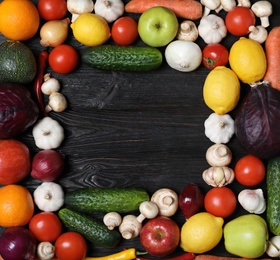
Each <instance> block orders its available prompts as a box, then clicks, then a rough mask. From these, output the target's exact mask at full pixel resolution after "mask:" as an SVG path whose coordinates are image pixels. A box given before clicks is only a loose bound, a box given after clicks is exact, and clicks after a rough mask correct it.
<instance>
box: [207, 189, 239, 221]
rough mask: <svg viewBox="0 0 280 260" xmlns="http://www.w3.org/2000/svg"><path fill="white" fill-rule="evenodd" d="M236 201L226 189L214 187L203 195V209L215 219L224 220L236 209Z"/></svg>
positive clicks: (232, 194)
mask: <svg viewBox="0 0 280 260" xmlns="http://www.w3.org/2000/svg"><path fill="white" fill-rule="evenodd" d="M236 204H237V199H236V196H235V194H234V192H233V191H232V190H231V189H230V188H228V187H225V186H224V187H214V188H212V189H211V190H209V191H208V192H207V193H206V194H205V198H204V207H205V209H206V211H207V212H209V213H211V214H213V215H214V216H216V217H221V218H226V217H228V216H230V215H231V214H232V213H233V212H234V211H235V209H236Z"/></svg>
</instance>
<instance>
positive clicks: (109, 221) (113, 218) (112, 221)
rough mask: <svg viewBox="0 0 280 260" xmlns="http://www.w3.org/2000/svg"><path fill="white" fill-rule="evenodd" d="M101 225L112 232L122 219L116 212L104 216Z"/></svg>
mask: <svg viewBox="0 0 280 260" xmlns="http://www.w3.org/2000/svg"><path fill="white" fill-rule="evenodd" d="M103 223H104V224H105V225H106V226H107V227H108V229H110V230H113V229H114V228H115V227H118V226H119V225H120V224H121V223H122V217H121V215H120V214H119V213H118V212H109V213H107V214H105V215H104V217H103Z"/></svg>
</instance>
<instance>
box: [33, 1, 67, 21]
mask: <svg viewBox="0 0 280 260" xmlns="http://www.w3.org/2000/svg"><path fill="white" fill-rule="evenodd" d="M37 8H38V12H39V15H40V16H41V17H42V18H43V19H44V20H46V21H51V20H60V19H62V18H64V17H65V16H66V14H67V3H66V1H65V0H39V1H38V5H37Z"/></svg>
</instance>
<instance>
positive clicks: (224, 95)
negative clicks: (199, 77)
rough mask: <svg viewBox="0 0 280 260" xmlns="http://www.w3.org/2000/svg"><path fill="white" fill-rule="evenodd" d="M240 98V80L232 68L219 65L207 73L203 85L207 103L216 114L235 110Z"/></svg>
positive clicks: (204, 97)
mask: <svg viewBox="0 0 280 260" xmlns="http://www.w3.org/2000/svg"><path fill="white" fill-rule="evenodd" d="M239 98H240V81H239V79H238V77H237V75H236V74H235V73H234V71H232V70H231V69H229V68H227V67H225V66H218V67H216V68H214V69H213V70H211V71H210V72H209V74H208V75H207V77H206V79H205V82H204V86H203V99H204V102H205V104H206V105H207V106H208V107H209V108H210V109H212V110H213V111H214V112H215V113H216V114H219V115H223V114H226V113H228V112H230V111H231V110H233V109H234V108H235V107H236V106H237V103H238V101H239Z"/></svg>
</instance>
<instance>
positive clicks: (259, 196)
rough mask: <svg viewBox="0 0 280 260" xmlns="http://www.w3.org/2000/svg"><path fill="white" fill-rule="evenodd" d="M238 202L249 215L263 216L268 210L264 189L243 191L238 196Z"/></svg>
mask: <svg viewBox="0 0 280 260" xmlns="http://www.w3.org/2000/svg"><path fill="white" fill-rule="evenodd" d="M238 201H239V203H240V204H241V206H242V207H243V208H244V209H245V210H247V211H248V212H249V213H255V214H262V213H263V212H264V211H265V210H266V202H265V199H264V196H263V191H262V189H255V190H250V189H245V190H242V191H241V192H240V193H239V194H238Z"/></svg>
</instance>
